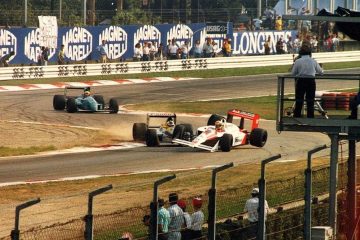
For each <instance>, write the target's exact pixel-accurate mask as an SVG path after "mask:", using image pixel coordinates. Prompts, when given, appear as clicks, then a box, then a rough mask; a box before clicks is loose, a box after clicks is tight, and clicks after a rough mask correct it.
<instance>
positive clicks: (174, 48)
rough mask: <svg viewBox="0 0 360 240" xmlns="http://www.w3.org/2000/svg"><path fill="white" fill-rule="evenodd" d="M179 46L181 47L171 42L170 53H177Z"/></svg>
mask: <svg viewBox="0 0 360 240" xmlns="http://www.w3.org/2000/svg"><path fill="white" fill-rule="evenodd" d="M178 48H179V47H178V46H177V45H176V44H175V45H172V44H170V46H169V52H170V54H176V53H177V50H178Z"/></svg>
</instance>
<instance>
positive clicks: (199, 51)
mask: <svg viewBox="0 0 360 240" xmlns="http://www.w3.org/2000/svg"><path fill="white" fill-rule="evenodd" d="M193 54H194V58H201V57H202V47H201V45H200V40H196V42H195V45H194V47H193Z"/></svg>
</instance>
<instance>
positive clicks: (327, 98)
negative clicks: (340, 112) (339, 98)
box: [321, 93, 336, 111]
mask: <svg viewBox="0 0 360 240" xmlns="http://www.w3.org/2000/svg"><path fill="white" fill-rule="evenodd" d="M321 101H322V106H323V108H324V110H325V111H326V110H335V109H336V93H324V94H323V95H322V96H321Z"/></svg>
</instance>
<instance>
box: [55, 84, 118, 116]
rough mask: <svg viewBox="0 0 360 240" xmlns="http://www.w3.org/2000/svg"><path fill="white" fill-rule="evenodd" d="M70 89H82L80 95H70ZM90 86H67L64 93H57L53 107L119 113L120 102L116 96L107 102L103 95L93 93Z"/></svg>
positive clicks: (69, 110) (73, 111)
mask: <svg viewBox="0 0 360 240" xmlns="http://www.w3.org/2000/svg"><path fill="white" fill-rule="evenodd" d="M70 89H81V90H83V92H82V94H81V95H79V96H69V94H68V91H69V90H70ZM90 90H91V89H90V87H70V86H66V87H65V89H64V94H63V95H55V96H54V98H53V107H54V109H55V110H59V111H61V110H66V111H67V112H68V113H75V112H90V113H95V112H106V113H117V112H118V111H119V104H118V102H117V101H116V99H115V98H110V100H109V104H108V105H106V104H105V100H104V97H103V96H102V95H91V91H90Z"/></svg>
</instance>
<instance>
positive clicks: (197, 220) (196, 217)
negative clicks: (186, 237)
mask: <svg viewBox="0 0 360 240" xmlns="http://www.w3.org/2000/svg"><path fill="white" fill-rule="evenodd" d="M192 204H193V207H194V213H193V214H192V215H191V239H200V238H201V237H202V225H203V223H204V213H203V211H202V210H201V207H202V199H201V198H199V197H196V198H194V199H193V201H192Z"/></svg>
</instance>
